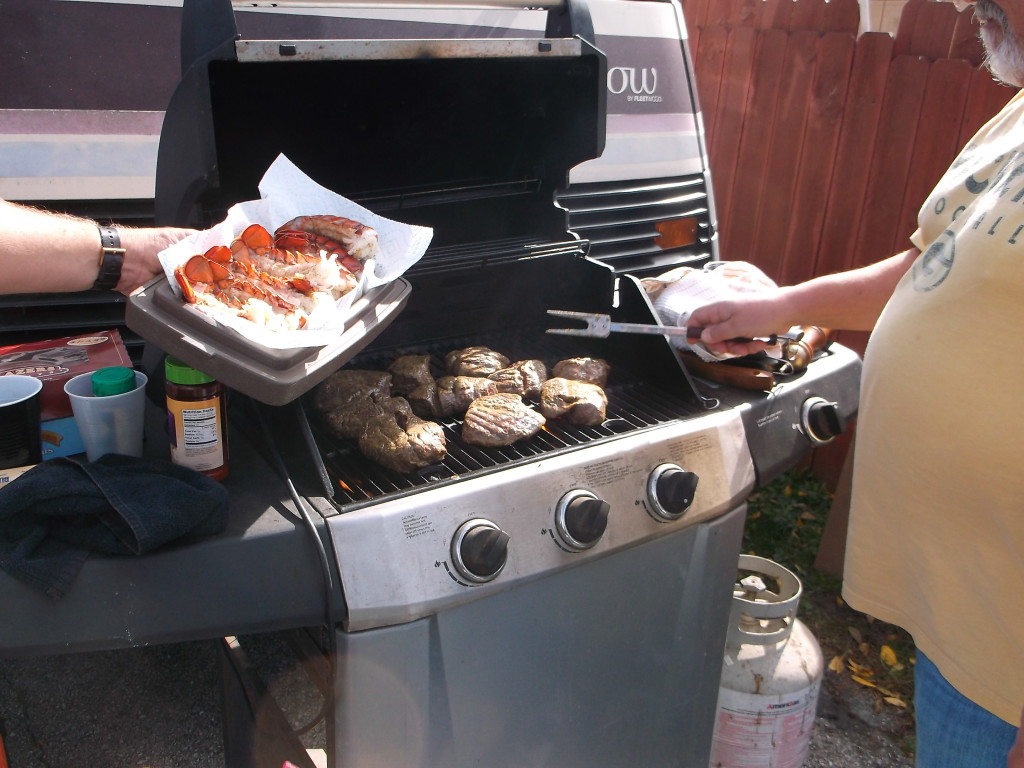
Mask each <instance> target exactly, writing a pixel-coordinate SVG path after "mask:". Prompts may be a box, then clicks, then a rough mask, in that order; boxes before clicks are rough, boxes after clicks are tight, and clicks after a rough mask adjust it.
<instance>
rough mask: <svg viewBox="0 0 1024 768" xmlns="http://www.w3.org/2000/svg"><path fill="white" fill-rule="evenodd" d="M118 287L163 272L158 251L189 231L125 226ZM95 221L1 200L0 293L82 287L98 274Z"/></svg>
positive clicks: (131, 286) (123, 288)
mask: <svg viewBox="0 0 1024 768" xmlns="http://www.w3.org/2000/svg"><path fill="white" fill-rule="evenodd" d="M117 232H118V234H119V236H120V238H121V247H122V248H124V250H125V253H124V262H123V265H122V268H121V279H120V281H119V282H118V284H117V290H118V291H120V292H121V293H124V294H128V293H131V292H132V291H133V290H134V289H135V288H137V287H138V286H140V285H142V284H143V283H145V282H147V281H148V280H150V279H152V278H153V277H155V276H156V275H157V274H159V273H160V272H161V267H160V262H159V261H158V260H157V258H156V255H157V254H158V253H159V252H160V251H162V250H163V249H164V248H166V247H167V246H168V245H170V244H172V243H175V242H177V241H178V240H180V239H182V238H183V237H186V236H187V235H190V234H192V232H193V230H190V229H178V228H175V227H148V228H136V227H123V226H118V227H117ZM100 246H101V244H100V232H99V229H98V228H97V224H96V222H95V221H91V220H89V219H81V218H78V217H75V216H68V215H65V214H58V213H51V212H49V211H43V210H39V209H36V208H30V207H28V206H24V205H18V204H16V203H11V202H8V201H5V200H0V293H49V292H64V291H86V290H89V289H90V288H92V285H93V283H95V282H96V277H97V275H98V273H99V264H100Z"/></svg>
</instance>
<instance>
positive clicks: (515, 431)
mask: <svg viewBox="0 0 1024 768" xmlns="http://www.w3.org/2000/svg"><path fill="white" fill-rule="evenodd" d="M545 422H546V419H545V418H544V417H543V416H542V415H541V414H540V413H538V412H537V411H535V410H533V408H531V407H530V406H528V405H527V404H526V403H524V402H523V399H522V398H521V397H520V396H519V395H516V394H512V393H510V392H499V393H497V394H494V395H484V396H483V397H478V398H477V399H476V400H474V401H473V402H472V404H471V405H470V406H469V410H467V411H466V416H465V418H464V419H463V422H462V439H463V440H464V441H465V442H467V443H469V444H471V445H480V446H484V447H486V448H500V447H502V446H506V445H512V443H514V442H516V441H517V440H523V439H525V438H527V437H533V436H534V435H535V434H537V433H538V432H539V431H540V428H541V427H543V426H544V424H545Z"/></svg>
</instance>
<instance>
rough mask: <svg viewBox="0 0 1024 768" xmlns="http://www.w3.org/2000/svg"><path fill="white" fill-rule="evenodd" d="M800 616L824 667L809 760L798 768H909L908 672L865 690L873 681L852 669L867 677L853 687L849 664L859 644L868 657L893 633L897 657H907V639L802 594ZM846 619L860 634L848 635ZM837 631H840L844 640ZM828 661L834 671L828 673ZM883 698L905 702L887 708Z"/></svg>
mask: <svg viewBox="0 0 1024 768" xmlns="http://www.w3.org/2000/svg"><path fill="white" fill-rule="evenodd" d="M802 613H803V614H805V615H807V616H808V626H810V627H812V631H814V632H815V633H816V635H818V637H817V639H818V642H819V645H820V646H821V650H822V655H823V657H824V662H825V665H826V669H825V672H824V676H823V679H822V687H821V693H820V695H819V700H818V716H817V719H816V721H815V731H814V735H813V736H812V738H811V751H810V756H809V757H808V760H807V762H806V763H804V767H805V768H904V767H905V768H913V765H914V758H913V748H914V717H913V713H912V707H911V705H912V699H913V690H912V685H911V683H912V672H908V673H907V674H904V675H902V676H901V677H900V678H899V679H896V680H894V681H891V682H890V681H886V683H880V684H879V687H871V686H870V685H865V684H864V683H866V682H874V681H873V680H872V679H871V678H872V676H873V674H874V673H873V672H872V670H871V669H869V668H867V667H858V668H857V671H859V672H861V673H863V674H865V675H867V677H866V678H862V679H863V680H864V682H857V680H856V679H855V675H854V673H852V672H851V671H850V665H849V661H850V660H851V656H859V653H860V651H861V650H862V648H864V646H865V644H866V645H867V649H866V650H867V654H865V655H866V656H869V657H874V656H875V655H876V654H874V653H873V649H874V648H875V647H879V646H876V643H879V644H880V641H884V640H890V641H891V639H892V636H893V633H894V632H895V633H897V637H898V639H899V641H900V642H899V643H898V644H896V647H898V648H900V649H901V651H900V652H901V653H904V652H909V650H907V649H909V647H910V640H909V637H907V636H905V635H904V634H903V633H902V632H899V631H898V630H895V628H893V627H889V626H886V625H877V626H871V625H870V622H867V621H866V620H865V619H864V618H863V617H862V616H860V615H859V614H855V612H853V611H851V610H850V609H849V608H845V607H844V606H841V605H839V604H838V603H837V601H836V600H835V596H834V595H829V594H825V593H818V594H813V593H812V594H810V595H806V596H805V597H804V599H803V601H802ZM851 620H854V621H857V622H858V624H857V625H858V626H860V627H861V628H864V627H865V626H867V627H868V628H867V629H866V630H865V634H858V636H857V637H853V636H851V634H850V632H849V631H848V629H849V627H850V626H855V625H851V624H850V623H849V622H850V621H851ZM812 625H814V626H816V627H817V629H816V630H815V629H814V626H812ZM837 628H842V629H846V630H847V631H846V632H845V635H844V633H843V632H842V630H841V629H837ZM872 635H877V636H878V637H877V638H874V637H872ZM836 659H839V660H841V661H842V662H843V664H842V666H840V665H839V664H835V663H834V660H836ZM865 660H866V659H865ZM830 662H832V663H833V666H834V667H838V668H839V669H838V671H836V670H835V669H829V668H828V666H829V664H830ZM854 663H855V664H856V663H857V662H856V661H854ZM908 663H909V662H908ZM882 666H884V665H883V664H881V663H876V664H875V665H874V667H875V668H876V669H877V668H880V667H882ZM879 674H881V672H879ZM887 694H895V695H896V696H895V698H897V699H898V700H901V701H902V700H903V699H906V700H907V701H904V704H906V706H905V707H904V706H897V705H894V704H892V703H890V702H889V701H887V700H886V698H887Z"/></svg>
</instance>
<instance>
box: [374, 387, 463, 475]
mask: <svg viewBox="0 0 1024 768" xmlns="http://www.w3.org/2000/svg"><path fill="white" fill-rule="evenodd" d="M376 406H377V415H375V416H372V417H371V418H370V419H369V420H367V422H366V425H365V427H364V428H363V431H362V434H361V435H360V436H359V450H360V451H362V452H363V455H364V456H366V457H367V458H368V459H370V460H372V461H375V462H377V463H378V464H380V465H382V466H384V467H387V468H388V469H391V470H394V471H395V472H415V471H416V470H417V469H420V468H421V467H427V466H430V465H431V464H437V463H438V462H440V461H443V460H444V458H445V456H447V455H448V450H447V447H446V446H445V439H444V430H443V428H442V427H441V425H440V424H437V423H435V422H433V421H425V420H424V419H421V418H419V417H418V416H416V415H415V414H414V413H413V412H412V408H411V406H410V405H409V403H408V401H407V400H406V399H405V398H403V397H391V398H386V399H383V400H380V401H378V402H377V403H376Z"/></svg>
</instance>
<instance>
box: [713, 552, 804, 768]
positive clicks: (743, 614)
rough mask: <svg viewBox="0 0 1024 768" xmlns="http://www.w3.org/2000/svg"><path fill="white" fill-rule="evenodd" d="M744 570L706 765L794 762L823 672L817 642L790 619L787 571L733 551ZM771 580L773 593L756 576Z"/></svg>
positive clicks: (796, 765) (750, 767) (776, 766)
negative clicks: (772, 580)
mask: <svg viewBox="0 0 1024 768" xmlns="http://www.w3.org/2000/svg"><path fill="white" fill-rule="evenodd" d="M739 569H740V571H741V572H748V573H749V574H750V575H748V576H746V577H745V578H743V579H741V580H740V582H739V584H737V585H736V590H735V591H734V593H733V601H732V614H731V617H730V621H731V626H730V628H729V637H728V640H727V641H726V649H725V661H724V664H723V666H722V680H721V685H720V687H719V690H718V712H717V714H716V717H715V732H714V737H713V743H712V750H711V763H710V765H711V768H800V766H802V765H803V763H804V760H806V759H807V752H808V750H809V749H810V744H811V732H812V731H813V730H814V718H815V715H816V713H817V706H818V691H819V690H820V689H821V678H822V674H823V671H824V660H823V658H822V655H821V648H820V647H819V646H818V641H817V640H815V638H814V635H812V634H811V632H810V630H808V629H807V627H806V626H804V624H803V623H802V622H801V621H800V620H799V619H797V618H796V609H797V605H798V604H799V602H800V595H801V593H802V591H803V586H802V585H801V583H800V580H799V579H798V578H797V577H796V575H794V574H793V573H792V572H791V571H789V570H787V569H786V568H783V567H782V566H781V565H779V564H778V563H774V562H772V561H771V560H766V559H765V558H763V557H754V556H753V555H740V561H739ZM762 575H763V576H768V577H770V578H771V579H774V580H775V581H776V582H777V583H778V585H779V591H778V592H777V593H776V592H772V591H770V590H768V589H767V588H766V586H765V582H764V580H763V579H762V578H761V576H762Z"/></svg>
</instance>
